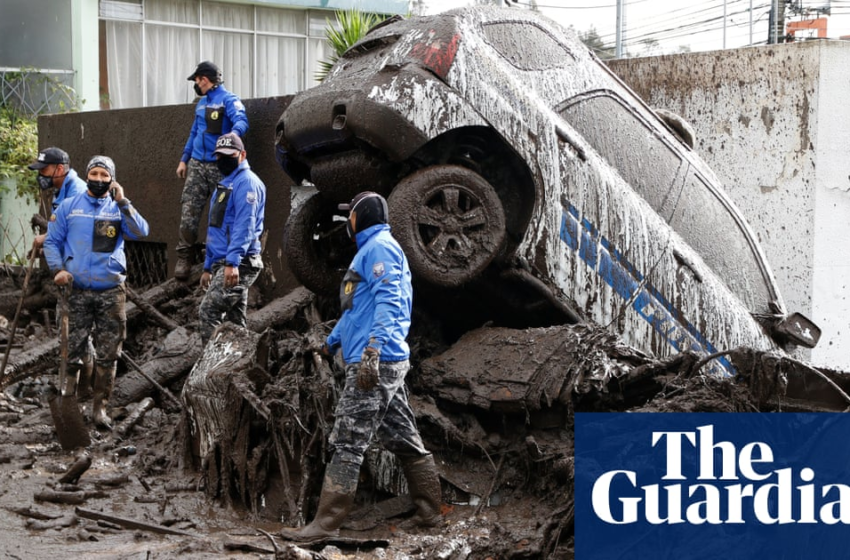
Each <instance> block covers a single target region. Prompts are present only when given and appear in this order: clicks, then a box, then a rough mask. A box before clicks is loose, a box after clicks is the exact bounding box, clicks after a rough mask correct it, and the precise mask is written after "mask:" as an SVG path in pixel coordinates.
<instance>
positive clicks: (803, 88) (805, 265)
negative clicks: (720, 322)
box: [610, 41, 850, 369]
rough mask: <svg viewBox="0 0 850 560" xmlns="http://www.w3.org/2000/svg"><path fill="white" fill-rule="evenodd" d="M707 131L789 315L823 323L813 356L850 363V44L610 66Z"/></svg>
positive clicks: (703, 145)
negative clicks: (849, 100)
mask: <svg viewBox="0 0 850 560" xmlns="http://www.w3.org/2000/svg"><path fill="white" fill-rule="evenodd" d="M610 67H611V69H612V70H613V71H614V72H615V73H617V74H618V75H619V76H620V77H621V78H622V79H623V80H624V81H625V82H626V83H627V84H629V85H630V86H631V87H632V89H634V90H635V91H636V92H637V93H638V94H639V95H640V96H641V97H643V98H644V99H645V100H646V101H647V103H648V104H649V105H650V106H653V107H662V108H666V109H669V110H671V111H674V112H676V113H678V114H680V115H681V116H683V117H684V118H685V119H687V120H688V121H689V122H690V123H691V125H692V126H693V127H694V129H695V130H696V133H697V142H696V145H695V149H696V151H697V152H698V153H699V154H700V155H701V156H702V157H703V158H704V159H705V160H706V161H707V162H708V163H709V165H710V166H711V167H712V168H713V169H714V171H715V172H716V173H717V175H718V177H719V178H720V179H721V181H722V182H723V183H724V184H725V185H726V188H727V190H728V192H729V194H730V195H731V197H732V198H733V199H734V200H735V202H736V204H737V205H738V206H739V207H740V208H741V210H742V211H743V213H744V215H745V216H747V219H748V220H749V221H750V224H751V225H752V226H753V229H754V230H755V232H756V234H757V236H758V238H759V240H760V241H761V243H762V245H763V247H764V249H765V251H766V253H767V257H768V260H769V261H770V263H771V265H772V267H773V270H774V273H775V274H776V277H777V280H778V283H779V286H780V289H781V291H782V294H783V296H784V298H785V302H786V305H787V307H788V309H789V311H800V312H802V313H803V314H805V315H807V316H809V317H810V318H812V319H813V320H814V321H815V322H816V323H817V324H818V325H819V326H820V327H821V328H822V329H823V337H822V339H821V342H820V344H819V345H818V347H817V348H816V349H815V350H814V351H813V352H812V354H811V359H812V361H813V362H814V363H816V364H818V365H823V366H829V367H836V368H841V369H850V342H848V341H847V340H846V339H847V334H848V329H850V325H848V317H850V298H848V284H849V283H850V282H848V280H847V278H848V266H850V245H848V244H847V243H845V242H844V241H845V239H847V238H848V237H850V157H848V154H850V126H848V123H850V103H847V96H848V93H850V43H848V42H842V41H817V42H803V43H794V44H789V45H774V46H770V47H757V48H747V49H738V50H730V51H716V52H706V53H689V54H683V55H673V56H663V57H653V58H640V59H628V60H618V61H613V62H611V63H610Z"/></svg>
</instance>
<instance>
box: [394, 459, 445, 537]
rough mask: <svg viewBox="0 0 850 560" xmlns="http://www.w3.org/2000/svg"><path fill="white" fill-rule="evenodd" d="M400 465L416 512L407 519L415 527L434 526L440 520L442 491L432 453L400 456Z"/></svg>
mask: <svg viewBox="0 0 850 560" xmlns="http://www.w3.org/2000/svg"><path fill="white" fill-rule="evenodd" d="M400 459H401V467H402V469H403V470H404V477H405V478H406V479H407V485H408V487H409V488H410V497H411V499H413V503H414V504H415V505H416V513H415V514H414V515H413V517H411V518H410V519H409V520H408V523H410V524H412V525H413V526H415V527H436V526H437V524H439V522H440V505H441V504H442V501H443V492H442V488H441V487H440V476H439V474H437V465H436V464H435V463H434V456H433V455H425V456H424V457H402V458H400Z"/></svg>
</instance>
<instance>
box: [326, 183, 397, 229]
mask: <svg viewBox="0 0 850 560" xmlns="http://www.w3.org/2000/svg"><path fill="white" fill-rule="evenodd" d="M337 208H339V209H340V210H344V211H347V212H350V216H349V219H350V220H351V223H352V229H353V231H354V232H355V233H357V232H361V231H363V230H364V229H366V228H368V227H371V226H374V225H375V224H386V223H387V220H388V216H389V210H388V208H387V201H386V199H385V198H384V197H383V196H381V195H379V194H378V193H376V192H372V191H365V192H362V193H360V194H358V195H357V196H355V197H354V198H352V199H351V202H349V203H348V204H339V205H337Z"/></svg>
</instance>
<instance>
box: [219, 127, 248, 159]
mask: <svg viewBox="0 0 850 560" xmlns="http://www.w3.org/2000/svg"><path fill="white" fill-rule="evenodd" d="M244 150H245V146H244V145H243V144H242V139H241V138H239V135H238V134H236V133H235V132H228V133H227V134H222V135H221V136H219V137H218V140H216V142H215V151H214V152H213V153H214V154H224V155H226V156H238V155H239V154H241V153H242V152H243V151H244Z"/></svg>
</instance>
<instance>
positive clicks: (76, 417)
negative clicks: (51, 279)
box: [49, 287, 91, 451]
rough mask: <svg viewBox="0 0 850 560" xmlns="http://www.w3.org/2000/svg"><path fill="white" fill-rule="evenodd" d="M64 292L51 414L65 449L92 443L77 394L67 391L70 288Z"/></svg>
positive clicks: (62, 290)
mask: <svg viewBox="0 0 850 560" xmlns="http://www.w3.org/2000/svg"><path fill="white" fill-rule="evenodd" d="M60 291H61V292H62V298H61V302H62V309H61V311H62V320H61V323H60V329H59V332H60V334H59V390H58V391H57V392H56V393H54V394H53V395H51V396H50V399H49V400H50V414H51V415H52V416H53V425H54V426H56V435H57V436H59V445H61V446H62V449H64V450H65V451H70V450H72V449H76V448H78V447H88V446H89V445H90V444H91V439H89V431H88V428H86V424H85V422H84V421H83V414H82V412H80V405H79V404H78V403H77V395H75V394H65V393H66V379H65V378H66V377H67V376H68V311H69V310H68V289H67V288H65V287H63V288H61V289H60Z"/></svg>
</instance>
